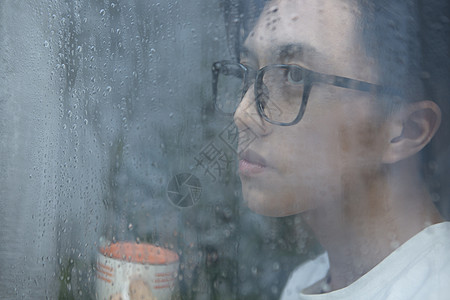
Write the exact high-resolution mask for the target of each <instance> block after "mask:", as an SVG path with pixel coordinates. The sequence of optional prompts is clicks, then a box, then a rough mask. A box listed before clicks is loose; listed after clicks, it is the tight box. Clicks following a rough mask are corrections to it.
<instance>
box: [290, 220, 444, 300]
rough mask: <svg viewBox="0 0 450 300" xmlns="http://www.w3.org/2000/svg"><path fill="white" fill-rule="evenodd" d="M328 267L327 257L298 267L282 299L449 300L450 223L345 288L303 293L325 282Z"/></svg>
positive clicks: (408, 244) (422, 235)
mask: <svg viewBox="0 0 450 300" xmlns="http://www.w3.org/2000/svg"><path fill="white" fill-rule="evenodd" d="M328 268H329V262H328V257H327V255H326V254H322V255H321V256H319V257H318V258H316V259H315V260H313V261H310V262H308V263H305V264H303V265H301V266H300V267H298V268H297V269H296V270H295V271H294V272H293V273H292V274H291V276H290V278H289V280H288V283H287V284H286V286H285V288H284V290H283V293H282V296H281V300H291V299H292V300H294V299H295V300H299V299H300V300H344V299H345V300H352V299H355V300H361V299H364V300H366V299H367V300H371V299H383V300H394V299H395V300H416V299H417V300H419V299H420V300H424V299H426V300H435V299H436V300H437V299H439V300H441V299H450V222H443V223H439V224H434V225H432V226H429V227H427V228H425V229H424V230H422V231H421V232H420V233H418V234H416V235H415V236H414V237H412V238H411V239H409V240H408V241H407V242H406V243H404V244H403V245H401V246H400V247H399V248H398V249H396V250H395V251H394V252H392V253H391V254H390V255H389V256H388V257H386V258H385V259H384V260H383V261H381V262H380V263H379V264H378V265H376V266H375V267H374V268H373V269H372V270H370V271H369V272H367V273H366V274H365V275H364V276H362V277H361V278H359V279H358V280H356V281H355V282H354V283H352V284H350V285H349V286H347V287H345V288H342V289H339V290H336V291H333V292H329V293H324V294H306V293H304V292H302V291H303V290H304V289H305V288H306V287H308V286H311V285H312V284H313V283H315V282H317V281H319V280H320V279H323V278H324V277H325V275H326V273H327V271H328ZM317 277H319V278H317Z"/></svg>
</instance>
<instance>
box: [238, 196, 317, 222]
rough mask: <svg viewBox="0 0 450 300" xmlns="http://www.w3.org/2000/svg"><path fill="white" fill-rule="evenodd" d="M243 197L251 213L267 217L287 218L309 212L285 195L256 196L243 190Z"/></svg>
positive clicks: (295, 200)
mask: <svg viewBox="0 0 450 300" xmlns="http://www.w3.org/2000/svg"><path fill="white" fill-rule="evenodd" d="M243 196H244V202H245V204H246V205H247V207H248V208H249V209H250V210H251V211H253V212H255V213H257V214H259V215H263V216H267V217H287V216H291V215H296V214H299V213H302V212H305V211H307V210H309V208H308V207H307V206H305V205H302V202H301V201H298V199H292V197H289V196H288V195H286V194H284V195H283V194H280V195H269V194H263V193H258V194H256V193H249V192H246V191H245V190H244V191H243Z"/></svg>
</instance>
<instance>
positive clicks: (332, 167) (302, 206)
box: [235, 0, 385, 216]
mask: <svg viewBox="0 0 450 300" xmlns="http://www.w3.org/2000/svg"><path fill="white" fill-rule="evenodd" d="M356 14H357V12H355V11H354V10H353V8H352V7H350V6H348V5H346V3H345V2H344V1H316V0H281V1H274V2H272V3H270V4H269V5H268V6H267V7H266V9H265V10H264V11H263V13H262V14H261V16H260V18H259V20H258V22H257V24H256V26H255V28H254V30H253V31H252V32H251V33H250V34H249V36H248V38H247V40H246V41H245V44H244V48H245V50H244V51H243V53H242V57H241V63H243V64H244V65H248V66H251V67H252V68H254V69H259V68H262V67H264V66H266V65H270V64H296V65H299V66H303V67H306V68H308V69H310V70H313V71H316V72H320V73H325V74H332V75H339V76H344V77H350V78H353V79H358V80H362V81H367V82H371V83H377V77H376V70H375V69H374V68H373V67H372V66H373V64H372V62H371V61H370V59H368V58H366V57H365V56H364V55H362V54H361V53H362V52H363V51H361V48H362V47H361V46H360V44H359V41H358V40H359V37H358V35H357V32H356V31H355V29H354V28H355V27H354V24H355V22H356ZM274 101H276V99H274ZM282 113H289V112H282ZM379 114H380V111H379V110H378V109H377V103H376V99H374V98H373V95H371V94H369V93H365V92H360V91H355V90H350V89H343V88H339V87H336V86H331V85H325V84H315V85H314V86H313V87H312V90H311V93H310V96H309V100H308V105H307V107H306V111H305V114H304V116H303V118H302V120H301V121H300V122H299V123H297V124H296V125H293V126H287V127H284V126H277V125H273V124H270V123H268V122H266V121H264V120H262V119H261V118H260V117H259V115H258V112H257V109H256V105H255V99H254V93H253V86H252V87H250V89H249V90H248V92H247V94H246V95H245V97H244V99H243V100H242V102H241V104H240V106H239V108H238V110H237V111H236V113H235V122H236V125H237V126H238V128H239V131H240V137H241V141H243V140H245V137H246V136H248V135H252V136H256V139H254V140H253V141H252V142H251V143H250V144H249V145H248V147H247V146H245V147H244V146H243V145H242V144H243V143H240V149H239V150H240V151H242V152H241V157H240V164H239V171H240V176H241V181H242V189H243V195H244V199H245V201H246V202H247V204H248V206H249V207H250V208H251V209H252V210H253V211H255V212H257V213H260V214H263V215H269V216H285V215H290V214H295V213H299V212H302V211H306V210H310V209H314V208H316V207H318V206H323V205H327V204H328V203H330V201H339V199H344V198H346V197H347V195H346V193H348V192H349V191H350V189H349V187H350V186H352V185H354V184H358V182H362V181H366V180H370V177H371V176H372V174H374V172H377V171H379V169H380V167H381V162H380V161H381V156H382V150H383V148H384V144H383V143H384V140H385V139H384V138H383V137H385V134H384V130H383V123H382V122H381V121H380V120H381V118H380V115H379ZM360 188H364V187H363V186H361V187H360Z"/></svg>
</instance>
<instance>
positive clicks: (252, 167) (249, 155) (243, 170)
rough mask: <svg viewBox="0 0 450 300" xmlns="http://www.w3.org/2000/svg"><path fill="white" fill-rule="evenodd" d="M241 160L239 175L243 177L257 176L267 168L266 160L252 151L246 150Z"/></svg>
mask: <svg viewBox="0 0 450 300" xmlns="http://www.w3.org/2000/svg"><path fill="white" fill-rule="evenodd" d="M239 158H240V159H239V173H240V174H241V175H244V176H252V175H256V174H259V173H261V172H263V171H264V170H265V169H266V168H267V164H266V161H265V159H264V158H263V157H262V156H260V155H259V154H257V153H256V152H254V151H252V150H245V151H244V152H243V153H242V154H241V155H240V157H239Z"/></svg>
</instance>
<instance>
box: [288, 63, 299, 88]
mask: <svg viewBox="0 0 450 300" xmlns="http://www.w3.org/2000/svg"><path fill="white" fill-rule="evenodd" d="M287 79H288V81H289V83H292V84H299V83H303V71H302V70H301V69H299V68H295V67H290V68H289V69H287Z"/></svg>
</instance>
